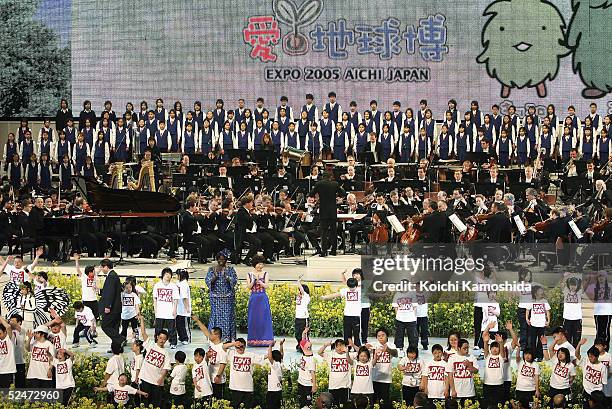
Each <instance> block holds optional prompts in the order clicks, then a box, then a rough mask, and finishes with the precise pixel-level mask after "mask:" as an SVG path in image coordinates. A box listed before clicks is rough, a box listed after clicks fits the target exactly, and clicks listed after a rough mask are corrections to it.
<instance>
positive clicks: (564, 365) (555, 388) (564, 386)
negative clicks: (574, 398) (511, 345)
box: [542, 339, 576, 401]
mask: <svg viewBox="0 0 612 409" xmlns="http://www.w3.org/2000/svg"><path fill="white" fill-rule="evenodd" d="M542 346H543V347H544V359H546V360H547V361H550V363H551V366H552V372H551V374H550V381H549V384H550V388H549V390H548V396H549V397H550V399H551V401H552V399H553V398H554V397H555V396H556V395H563V396H565V397H566V399H567V400H569V398H568V396H569V395H570V393H571V386H572V384H573V383H574V378H575V377H576V367H575V366H574V364H573V363H572V357H571V353H570V351H569V349H567V348H564V347H562V348H559V349H557V350H554V348H553V347H552V346H551V348H550V349H549V348H548V342H547V341H546V340H545V339H543V340H542Z"/></svg>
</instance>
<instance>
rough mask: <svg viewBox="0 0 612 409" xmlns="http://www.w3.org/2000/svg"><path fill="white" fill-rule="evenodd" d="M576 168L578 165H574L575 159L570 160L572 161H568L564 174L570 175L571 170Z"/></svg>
mask: <svg viewBox="0 0 612 409" xmlns="http://www.w3.org/2000/svg"><path fill="white" fill-rule="evenodd" d="M575 166H576V165H575V164H574V158H570V160H569V161H567V164H566V165H565V168H564V169H563V173H569V171H570V169H571V168H572V167H575Z"/></svg>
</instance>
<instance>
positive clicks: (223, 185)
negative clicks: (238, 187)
mask: <svg viewBox="0 0 612 409" xmlns="http://www.w3.org/2000/svg"><path fill="white" fill-rule="evenodd" d="M201 180H205V179H204V178H202V179H201ZM208 186H210V187H214V188H218V189H229V178H227V177H222V176H212V177H210V178H208Z"/></svg>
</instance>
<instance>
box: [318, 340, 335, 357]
mask: <svg viewBox="0 0 612 409" xmlns="http://www.w3.org/2000/svg"><path fill="white" fill-rule="evenodd" d="M330 346H332V342H331V341H327V342H326V343H324V344H323V345H321V348H319V351H318V352H317V353H318V354H319V356H324V355H325V350H326V349H327V347H330Z"/></svg>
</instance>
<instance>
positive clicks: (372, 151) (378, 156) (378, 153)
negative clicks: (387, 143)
mask: <svg viewBox="0 0 612 409" xmlns="http://www.w3.org/2000/svg"><path fill="white" fill-rule="evenodd" d="M363 153H364V160H362V162H368V161H369V160H372V162H371V163H379V162H380V161H381V160H382V145H381V144H380V143H379V142H378V137H377V136H376V133H375V132H370V136H369V139H368V142H367V143H366V144H365V146H364V149H363ZM369 155H371V157H370V158H371V159H366V158H367V157H368V156H369ZM368 163H369V162H368Z"/></svg>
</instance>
